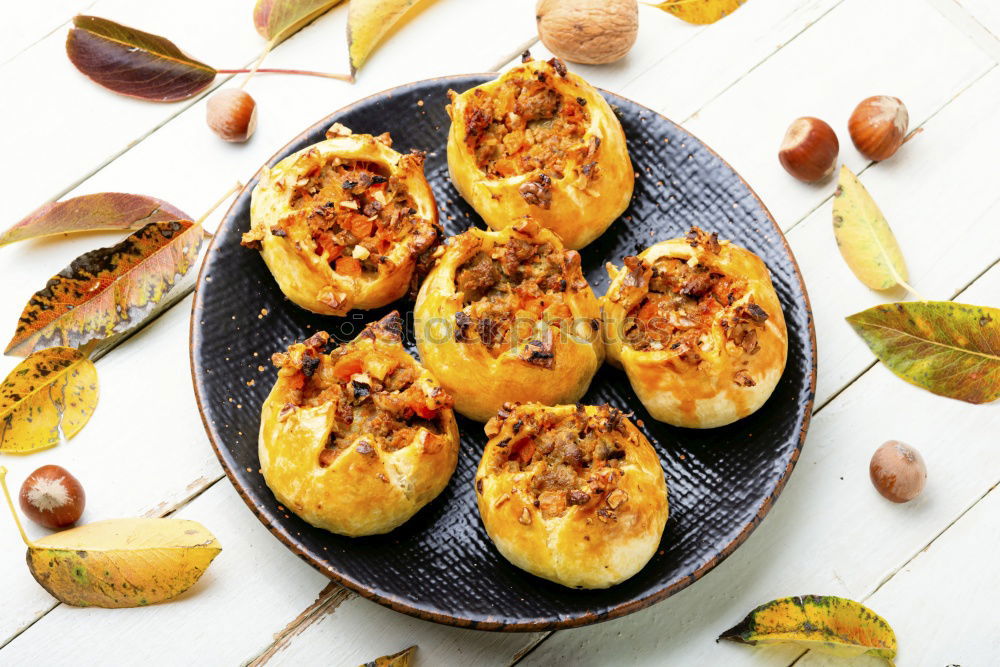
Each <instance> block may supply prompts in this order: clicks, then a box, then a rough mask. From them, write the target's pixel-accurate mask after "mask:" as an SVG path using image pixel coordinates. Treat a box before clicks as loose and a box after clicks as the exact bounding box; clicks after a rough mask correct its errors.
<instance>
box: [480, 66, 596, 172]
mask: <svg viewBox="0 0 1000 667" xmlns="http://www.w3.org/2000/svg"><path fill="white" fill-rule="evenodd" d="M553 71H554V70H553ZM553 76H554V75H553V74H549V73H546V72H545V71H541V72H537V73H535V74H532V73H531V72H525V73H524V74H523V75H521V76H516V77H511V78H508V79H505V80H504V81H503V82H501V83H500V84H499V85H497V86H496V87H495V88H493V89H492V91H491V92H490V93H486V92H485V91H483V90H482V89H477V90H476V91H475V92H474V93H473V95H472V96H471V99H470V101H469V103H468V104H467V106H466V107H465V118H464V122H465V128H466V146H467V148H468V149H469V150H470V151H471V152H472V153H473V155H474V156H475V160H476V166H477V167H478V168H479V169H480V171H482V173H483V174H485V175H486V176H488V177H489V178H495V179H498V178H507V177H509V176H515V175H519V174H527V173H530V172H533V171H542V172H544V173H547V174H548V175H549V176H550V177H551V178H562V177H563V168H564V165H565V163H566V161H567V159H569V158H570V157H571V156H575V157H577V158H581V157H584V156H588V152H589V156H588V157H593V154H594V153H596V151H597V146H598V145H599V144H600V142H599V140H597V139H594V145H593V147H592V150H591V147H590V146H587V145H584V143H583V138H584V135H585V134H586V132H587V128H588V126H589V124H590V112H589V110H588V109H587V101H586V100H585V99H584V98H582V97H571V96H569V95H565V94H563V93H561V92H560V91H559V90H558V89H557V88H556V87H555V86H554V85H553V83H552V77H553ZM592 168H593V169H595V170H596V163H595V164H594V165H593V167H592Z"/></svg>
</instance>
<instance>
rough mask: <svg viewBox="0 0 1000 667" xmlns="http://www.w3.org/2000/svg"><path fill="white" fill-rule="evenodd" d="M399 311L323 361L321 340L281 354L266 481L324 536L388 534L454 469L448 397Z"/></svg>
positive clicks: (265, 445)
mask: <svg viewBox="0 0 1000 667" xmlns="http://www.w3.org/2000/svg"><path fill="white" fill-rule="evenodd" d="M399 330H400V318H399V314H398V313H396V312H393V313H391V314H390V315H388V316H386V317H385V318H383V319H382V320H381V321H379V322H376V323H373V324H371V325H369V326H368V327H367V328H366V329H365V330H364V331H363V332H362V333H361V335H360V336H358V337H357V338H356V339H354V340H353V341H352V342H350V343H347V344H345V345H341V346H340V347H338V348H336V349H334V350H332V351H331V352H329V353H325V352H324V349H325V348H326V347H327V345H328V341H329V336H328V335H327V334H326V333H325V332H320V333H317V334H315V335H314V336H312V337H311V338H309V340H307V341H305V342H304V343H297V344H294V345H292V346H291V347H289V349H288V352H287V353H280V354H276V355H275V358H274V361H275V364H276V365H277V366H278V367H279V371H278V381H277V382H276V383H275V385H274V388H273V389H272V390H271V393H270V395H268V397H267V400H266V401H264V407H263V410H262V414H261V424H260V440H259V455H260V467H261V472H262V474H263V475H264V480H265V481H266V482H267V485H268V487H270V489H271V491H272V492H273V493H274V495H275V497H276V498H277V499H278V502H280V503H281V504H282V505H284V506H285V507H287V508H288V509H289V510H291V511H292V512H294V513H295V514H297V515H298V516H300V517H301V518H302V519H304V520H305V521H307V522H309V523H310V524H312V525H314V526H317V527H319V528H324V529H326V530H329V531H332V532H334V533H339V534H341V535H348V536H351V537H354V536H359V535H375V534H380V533H386V532H389V531H390V530H392V529H393V528H396V527H397V526H399V525H401V524H402V523H404V522H405V521H407V520H408V519H409V518H410V517H411V516H413V515H414V514H415V513H416V512H417V511H418V510H419V509H420V508H421V507H423V506H424V505H426V504H427V503H429V502H430V501H431V500H433V499H434V498H435V497H436V496H437V495H438V494H439V493H440V492H441V491H442V490H444V488H445V486H447V484H448V480H449V479H451V475H452V473H453V472H454V470H455V464H456V462H457V461H458V427H457V425H456V422H455V415H454V413H453V412H452V409H451V397H450V396H449V395H448V394H447V393H446V392H445V391H444V390H443V389H441V387H440V386H439V385H438V383H437V382H436V381H435V380H434V378H433V376H431V374H430V373H429V372H428V371H427V370H426V369H424V368H422V367H421V366H420V365H419V364H418V363H417V362H416V361H415V360H414V359H413V357H411V356H410V355H409V354H407V353H406V351H405V350H404V349H403V347H402V344H401V341H400V334H399Z"/></svg>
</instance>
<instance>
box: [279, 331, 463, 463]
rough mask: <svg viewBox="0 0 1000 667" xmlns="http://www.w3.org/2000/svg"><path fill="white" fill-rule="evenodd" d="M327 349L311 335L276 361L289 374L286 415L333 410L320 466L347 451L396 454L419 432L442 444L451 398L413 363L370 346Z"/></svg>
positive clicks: (413, 440)
mask: <svg viewBox="0 0 1000 667" xmlns="http://www.w3.org/2000/svg"><path fill="white" fill-rule="evenodd" d="M314 339H315V340H314ZM324 347H325V341H323V342H320V341H319V339H317V336H313V338H311V339H309V341H306V343H303V344H299V345H298V346H292V348H290V349H289V353H287V354H281V353H279V354H276V355H274V358H273V361H274V364H275V365H276V366H278V367H279V368H282V369H289V370H290V371H291V373H290V374H289V382H288V386H289V393H288V395H287V396H286V400H287V403H286V405H285V407H284V408H283V409H282V412H283V413H287V412H289V411H291V410H292V409H294V408H296V407H302V408H311V407H317V406H321V405H329V406H331V407H332V409H333V414H334V426H333V430H332V431H331V432H330V437H329V440H328V442H327V443H326V448H325V449H324V450H323V452H321V454H320V457H319V465H320V466H322V467H326V466H328V465H329V464H330V463H331V462H332V461H333V459H335V458H336V457H337V456H338V455H339V454H341V453H342V452H343V451H345V450H346V449H347V448H349V447H354V448H355V449H357V451H358V453H360V454H363V455H371V456H376V450H378V451H382V452H392V451H396V450H398V449H401V448H403V447H406V446H409V445H410V444H412V443H414V442H416V441H417V440H418V439H419V437H418V436H420V432H421V431H427V434H428V435H427V437H429V438H438V439H442V440H443V438H444V436H445V434H446V423H445V414H444V411H445V410H446V409H447V408H449V407H451V404H452V399H451V397H450V396H448V394H447V393H446V392H445V391H444V390H443V389H441V388H440V387H438V386H437V385H433V384H431V383H429V382H427V381H426V379H421V377H420V372H419V369H418V368H417V367H416V366H415V365H414V364H413V363H406V360H401V359H399V358H398V357H396V356H395V355H390V354H386V353H384V352H382V351H380V350H379V349H378V348H377V347H375V348H369V347H368V346H367V345H366V346H364V348H365V349H357V348H356V347H354V346H353V345H352V344H348V345H345V346H342V347H339V348H336V349H334V350H333V351H332V352H330V353H329V354H324V353H323V348H324ZM279 418H280V417H279Z"/></svg>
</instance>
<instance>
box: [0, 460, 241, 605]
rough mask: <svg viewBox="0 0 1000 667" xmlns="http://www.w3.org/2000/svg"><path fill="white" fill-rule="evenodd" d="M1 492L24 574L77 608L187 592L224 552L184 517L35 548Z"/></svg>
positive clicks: (94, 527)
mask: <svg viewBox="0 0 1000 667" xmlns="http://www.w3.org/2000/svg"><path fill="white" fill-rule="evenodd" d="M0 485H2V486H3V492H4V496H5V497H6V499H7V505H8V507H10V511H11V514H12V515H13V516H14V521H15V523H17V528H18V530H19V531H20V532H21V538H22V539H23V540H24V543H25V544H26V545H27V546H28V569H29V570H30V571H31V574H32V575H33V576H34V577H35V579H36V580H37V581H38V583H39V584H41V585H42V588H44V589H45V590H47V591H48V592H49V593H51V594H52V596H53V597H55V598H56V599H58V600H59V601H60V602H64V603H66V604H69V605H73V606H76V607H107V608H120V607H142V606H145V605H149V604H156V603H157V602H163V601H164V600H169V599H170V598H173V597H176V596H178V595H180V594H181V593H183V592H184V591H186V590H187V589H189V588H190V587H191V586H192V585H194V583H195V582H196V581H198V579H199V578H200V577H201V575H202V574H203V573H204V572H205V570H206V568H208V566H209V564H210V563H211V562H212V559H214V558H215V557H216V556H217V555H218V554H219V552H220V551H222V547H221V546H220V545H219V541H218V540H216V539H215V536H214V535H212V533H210V532H209V531H208V529H206V528H205V527H204V526H202V525H201V524H200V523H198V522H197V521H189V520H187V519H110V520H107V521H95V522H94V523H89V524H87V525H85V526H78V527H76V528H71V529H69V530H64V531H62V532H60V533H53V534H52V535H47V536H46V537H43V538H42V539H40V540H35V541H34V542H32V541H31V540H29V539H28V536H27V535H26V534H25V532H24V528H23V527H22V526H21V520H20V519H19V518H18V516H17V512H16V511H15V510H14V503H13V502H12V501H11V499H10V492H9V491H8V489H7V469H6V468H3V467H0Z"/></svg>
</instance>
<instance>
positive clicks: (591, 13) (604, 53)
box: [535, 0, 639, 65]
mask: <svg viewBox="0 0 1000 667" xmlns="http://www.w3.org/2000/svg"><path fill="white" fill-rule="evenodd" d="M535 18H536V20H537V22H538V36H539V38H540V39H541V40H542V43H543V44H545V46H546V48H548V49H549V51H551V52H552V53H554V54H556V55H557V56H559V57H560V58H564V59H566V60H569V61H570V62H574V63H583V64H587V65H600V64H603V63H610V62H614V61H616V60H619V59H620V58H623V57H624V56H625V54H626V53H628V52H629V50H630V49H631V48H632V45H633V44H635V38H636V34H637V33H638V30H639V3H638V2H637V0H539V2H538V5H537V6H536V8H535Z"/></svg>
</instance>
